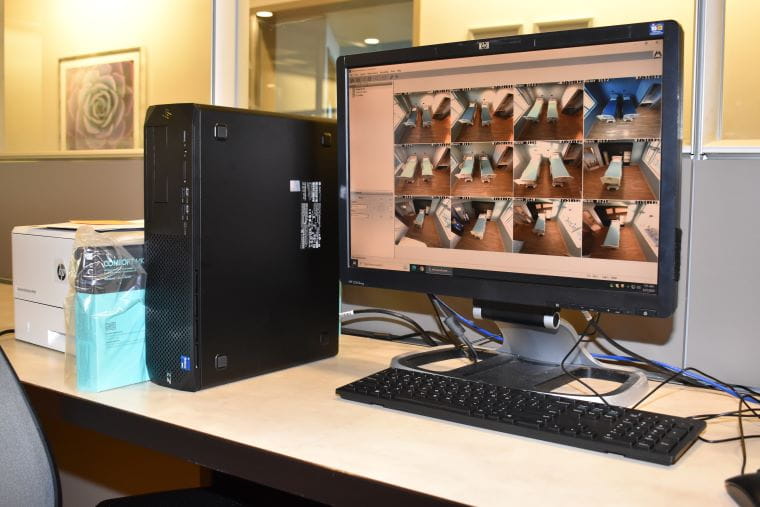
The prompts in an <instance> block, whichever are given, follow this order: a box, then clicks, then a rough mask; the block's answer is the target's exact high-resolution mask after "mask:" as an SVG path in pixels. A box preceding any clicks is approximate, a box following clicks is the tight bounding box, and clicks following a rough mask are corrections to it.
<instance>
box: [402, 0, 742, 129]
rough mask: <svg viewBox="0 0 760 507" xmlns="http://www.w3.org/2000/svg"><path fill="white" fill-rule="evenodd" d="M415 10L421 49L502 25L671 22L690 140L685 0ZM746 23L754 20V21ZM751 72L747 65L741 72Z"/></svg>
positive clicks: (495, 3)
mask: <svg viewBox="0 0 760 507" xmlns="http://www.w3.org/2000/svg"><path fill="white" fill-rule="evenodd" d="M744 3H749V2H744ZM417 4H418V5H417V8H418V9H419V15H418V16H416V17H415V20H418V22H419V27H417V28H418V32H417V33H418V40H416V41H415V42H416V43H417V44H420V45H423V44H437V43H442V42H451V41H459V40H467V38H468V33H469V31H470V30H472V29H479V28H487V27H497V26H506V25H522V33H532V32H533V27H534V24H543V23H547V22H554V21H562V20H568V19H586V18H588V19H591V26H609V25H618V24H624V23H635V22H642V21H657V20H664V19H674V20H676V21H678V22H679V23H680V24H681V26H682V27H683V29H684V74H683V75H684V95H683V104H684V114H683V127H684V133H685V134H684V139H688V138H689V135H690V132H691V96H692V86H691V76H692V73H693V70H692V65H693V64H692V62H693V55H692V52H693V47H694V33H693V27H694V2H692V1H690V0H642V1H639V2H610V1H609V0H585V1H583V2H567V1H564V0H541V1H540V2H538V3H536V4H534V5H529V6H528V5H526V3H525V2H523V1H518V0H480V1H478V2H477V3H472V2H465V1H462V0H417ZM746 19H753V20H754V19H757V17H750V18H746ZM747 31H750V30H747ZM756 40H757V38H756V36H755V41H756ZM749 47H751V46H749ZM747 58H748V59H750V58H751V56H750V52H747ZM755 67H756V66H755V65H754V64H753V63H750V64H748V67H742V69H745V68H752V69H754V68H755ZM754 72H757V71H756V70H755V71H754ZM739 82H741V80H739Z"/></svg>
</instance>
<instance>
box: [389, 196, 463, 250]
mask: <svg viewBox="0 0 760 507" xmlns="http://www.w3.org/2000/svg"><path fill="white" fill-rule="evenodd" d="M394 211H395V215H396V218H395V243H396V245H398V246H411V247H423V248H425V247H427V248H449V244H450V239H449V238H450V236H451V231H450V221H451V200H450V199H439V198H434V197H427V198H422V197H420V198H406V197H397V198H396V204H395V210H394Z"/></svg>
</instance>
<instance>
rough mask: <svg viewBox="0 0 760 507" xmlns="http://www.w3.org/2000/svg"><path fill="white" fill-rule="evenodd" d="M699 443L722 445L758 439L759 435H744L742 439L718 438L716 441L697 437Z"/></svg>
mask: <svg viewBox="0 0 760 507" xmlns="http://www.w3.org/2000/svg"><path fill="white" fill-rule="evenodd" d="M697 438H699V440H700V441H702V442H705V443H706V444H724V443H726V442H736V441H737V440H741V439H742V438H744V440H748V439H750V438H760V435H744V437H730V438H719V439H717V440H710V439H709V438H705V437H697Z"/></svg>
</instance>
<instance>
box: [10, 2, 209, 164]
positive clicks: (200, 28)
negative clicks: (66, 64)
mask: <svg viewBox="0 0 760 507" xmlns="http://www.w3.org/2000/svg"><path fill="white" fill-rule="evenodd" d="M211 4H212V2H211V0H161V1H160V2H155V1H151V0H108V1H107V2H101V1H95V0H67V1H66V2H62V1H58V0H5V1H4V2H0V5H4V18H5V40H4V44H3V46H4V47H3V49H4V63H5V68H4V75H5V92H4V94H3V95H2V96H0V103H1V104H0V105H3V106H4V107H0V112H1V113H3V114H4V117H5V134H6V136H5V139H4V142H3V144H4V145H5V147H4V149H5V151H6V152H13V153H30V152H47V151H55V150H58V148H59V140H58V121H59V116H58V115H59V105H58V102H59V99H58V81H59V80H58V59H59V58H63V57H69V56H76V55H85V54H91V53H96V52H102V51H110V50H120V49H128V48H135V47H140V48H142V49H143V59H144V61H143V69H144V75H145V88H144V90H145V95H144V105H145V106H147V105H150V104H161V103H167V102H209V101H210V98H211V73H210V69H211V47H212V40H211V27H212V23H211V19H212V11H211ZM0 121H2V120H0Z"/></svg>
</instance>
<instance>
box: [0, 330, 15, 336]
mask: <svg viewBox="0 0 760 507" xmlns="http://www.w3.org/2000/svg"><path fill="white" fill-rule="evenodd" d="M15 332H16V330H15V329H3V330H2V331H0V336H3V335H4V334H11V333H15Z"/></svg>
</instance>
